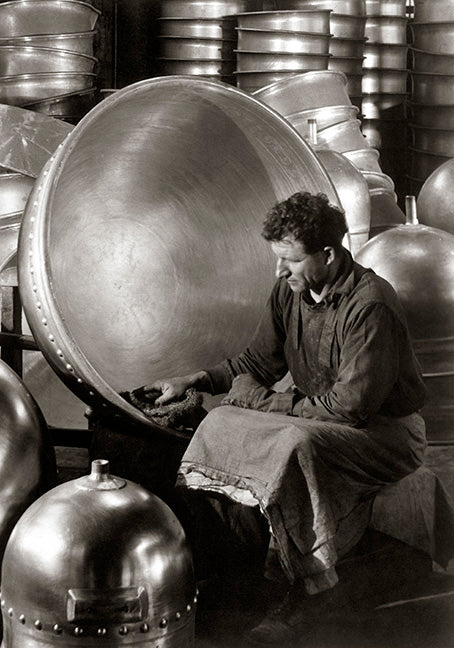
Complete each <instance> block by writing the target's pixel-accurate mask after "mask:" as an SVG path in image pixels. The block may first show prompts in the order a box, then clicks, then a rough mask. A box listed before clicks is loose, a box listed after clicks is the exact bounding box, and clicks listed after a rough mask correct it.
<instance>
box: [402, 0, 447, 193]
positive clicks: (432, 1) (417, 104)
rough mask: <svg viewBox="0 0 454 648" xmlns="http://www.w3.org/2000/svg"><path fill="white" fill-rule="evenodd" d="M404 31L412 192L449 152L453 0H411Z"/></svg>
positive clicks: (416, 189)
mask: <svg viewBox="0 0 454 648" xmlns="http://www.w3.org/2000/svg"><path fill="white" fill-rule="evenodd" d="M410 31H411V47H410V52H411V70H410V76H411V92H410V97H409V101H408V119H409V127H410V131H411V136H412V137H411V141H412V145H411V148H410V153H411V170H410V174H409V175H410V179H409V183H410V185H411V189H412V193H414V194H415V195H418V192H419V190H420V189H421V187H422V184H423V183H424V181H425V180H426V179H427V178H428V177H429V176H430V174H431V173H432V172H433V171H434V170H435V169H437V168H438V167H439V166H440V165H441V164H443V163H445V162H446V161H447V160H449V159H450V158H451V157H453V156H454V5H453V3H452V2H450V1H449V0H415V3H414V21H413V22H411V23H410Z"/></svg>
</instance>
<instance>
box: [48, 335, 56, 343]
mask: <svg viewBox="0 0 454 648" xmlns="http://www.w3.org/2000/svg"><path fill="white" fill-rule="evenodd" d="M49 340H50V341H51V342H55V338H54V336H53V335H52V333H51V334H50V335H49Z"/></svg>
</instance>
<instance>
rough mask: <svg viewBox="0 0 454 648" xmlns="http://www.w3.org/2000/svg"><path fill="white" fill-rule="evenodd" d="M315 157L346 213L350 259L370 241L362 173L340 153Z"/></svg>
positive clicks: (322, 152) (321, 153)
mask: <svg viewBox="0 0 454 648" xmlns="http://www.w3.org/2000/svg"><path fill="white" fill-rule="evenodd" d="M316 154H317V157H318V159H319V160H320V162H321V163H322V164H323V166H324V167H325V169H326V171H327V172H328V174H329V176H330V178H331V180H332V181H333V183H334V186H335V188H336V191H337V194H338V196H339V199H340V201H341V204H342V207H343V208H344V210H345V218H346V220H347V225H348V235H347V239H348V244H347V247H348V249H349V250H350V252H351V253H352V255H353V256H356V253H357V252H358V250H359V249H360V248H361V247H362V246H363V245H364V243H366V242H367V241H368V239H369V229H370V196H369V187H368V185H367V182H366V180H365V179H364V177H363V175H362V174H361V172H360V171H359V170H358V169H357V167H356V166H355V165H354V164H352V163H351V162H350V161H349V160H348V159H347V158H346V157H344V156H343V155H342V154H341V153H336V152H335V151H329V150H324V149H317V150H316Z"/></svg>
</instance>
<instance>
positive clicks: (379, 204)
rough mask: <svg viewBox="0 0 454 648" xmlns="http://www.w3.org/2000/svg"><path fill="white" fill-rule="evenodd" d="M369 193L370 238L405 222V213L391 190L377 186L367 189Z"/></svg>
mask: <svg viewBox="0 0 454 648" xmlns="http://www.w3.org/2000/svg"><path fill="white" fill-rule="evenodd" d="M369 195H370V238H373V237H375V236H377V234H381V233H382V232H386V231H387V230H389V229H391V230H393V229H394V228H395V227H397V226H398V225H402V224H403V223H405V214H404V212H403V211H402V210H401V209H400V207H399V206H398V205H397V203H396V200H395V195H394V194H393V192H390V191H389V190H388V189H387V188H385V187H383V188H382V191H379V190H378V189H377V188H375V189H373V190H371V191H369ZM360 263H361V261H360Z"/></svg>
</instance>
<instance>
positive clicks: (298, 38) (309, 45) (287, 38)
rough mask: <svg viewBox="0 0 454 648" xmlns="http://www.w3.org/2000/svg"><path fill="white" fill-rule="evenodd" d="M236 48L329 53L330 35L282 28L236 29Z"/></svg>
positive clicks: (296, 52)
mask: <svg viewBox="0 0 454 648" xmlns="http://www.w3.org/2000/svg"><path fill="white" fill-rule="evenodd" d="M237 35H238V49H239V50H248V51H250V52H288V53H290V54H325V55H327V54H329V44H330V39H331V36H330V35H329V34H311V33H307V32H292V31H283V30H264V29H249V28H247V29H242V28H238V29H237Z"/></svg>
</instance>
